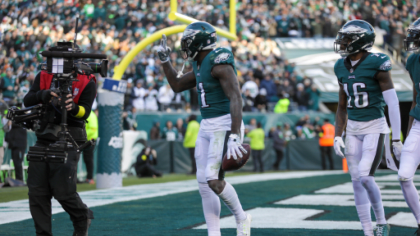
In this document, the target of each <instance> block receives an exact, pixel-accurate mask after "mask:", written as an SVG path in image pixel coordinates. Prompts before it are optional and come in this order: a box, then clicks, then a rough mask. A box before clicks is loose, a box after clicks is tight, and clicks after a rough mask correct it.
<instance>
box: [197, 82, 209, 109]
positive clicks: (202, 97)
mask: <svg viewBox="0 0 420 236" xmlns="http://www.w3.org/2000/svg"><path fill="white" fill-rule="evenodd" d="M198 87H199V88H200V91H201V107H202V108H206V107H209V106H210V105H208V104H207V103H206V92H205V91H204V87H203V83H198Z"/></svg>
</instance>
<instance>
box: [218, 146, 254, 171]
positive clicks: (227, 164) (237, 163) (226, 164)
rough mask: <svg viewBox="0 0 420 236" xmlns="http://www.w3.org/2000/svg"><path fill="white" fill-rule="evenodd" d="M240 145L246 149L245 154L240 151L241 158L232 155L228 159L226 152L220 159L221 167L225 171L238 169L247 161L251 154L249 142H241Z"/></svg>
mask: <svg viewBox="0 0 420 236" xmlns="http://www.w3.org/2000/svg"><path fill="white" fill-rule="evenodd" d="M242 147H244V148H245V150H246V151H247V153H246V154H244V153H242V154H243V156H242V158H240V157H238V159H236V160H235V159H233V158H232V157H231V158H230V159H227V154H225V155H224V156H223V161H222V169H223V170H225V171H231V170H239V169H241V168H242V166H244V165H245V164H246V163H247V161H248V160H249V156H250V155H251V148H250V147H249V144H245V143H244V144H242Z"/></svg>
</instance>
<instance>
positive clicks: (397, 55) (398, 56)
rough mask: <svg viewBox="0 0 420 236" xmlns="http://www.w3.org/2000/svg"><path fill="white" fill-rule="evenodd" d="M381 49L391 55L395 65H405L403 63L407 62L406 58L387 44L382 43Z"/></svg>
mask: <svg viewBox="0 0 420 236" xmlns="http://www.w3.org/2000/svg"><path fill="white" fill-rule="evenodd" d="M383 49H384V50H385V51H386V52H388V53H390V54H391V55H392V59H393V60H394V61H395V62H396V63H400V64H402V65H405V62H406V61H407V57H406V56H405V55H403V54H401V52H400V53H398V50H397V49H395V48H394V47H393V46H391V45H390V44H389V43H386V42H384V45H383Z"/></svg>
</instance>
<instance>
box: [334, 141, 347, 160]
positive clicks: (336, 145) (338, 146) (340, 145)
mask: <svg viewBox="0 0 420 236" xmlns="http://www.w3.org/2000/svg"><path fill="white" fill-rule="evenodd" d="M345 147H346V146H345V145H344V142H343V138H341V137H338V136H337V137H335V138H334V151H335V154H337V156H340V157H341V158H344V154H343V152H342V151H341V148H345Z"/></svg>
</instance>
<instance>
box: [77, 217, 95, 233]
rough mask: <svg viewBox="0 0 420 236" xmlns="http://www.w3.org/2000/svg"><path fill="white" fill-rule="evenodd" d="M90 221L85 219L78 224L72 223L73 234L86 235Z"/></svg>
mask: <svg viewBox="0 0 420 236" xmlns="http://www.w3.org/2000/svg"><path fill="white" fill-rule="evenodd" d="M90 223H92V220H91V219H87V220H86V221H83V222H79V223H78V224H75V223H73V227H74V232H73V236H88V229H89V226H90Z"/></svg>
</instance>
